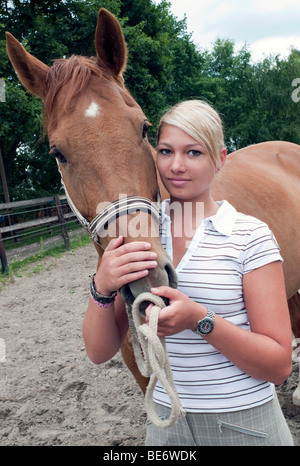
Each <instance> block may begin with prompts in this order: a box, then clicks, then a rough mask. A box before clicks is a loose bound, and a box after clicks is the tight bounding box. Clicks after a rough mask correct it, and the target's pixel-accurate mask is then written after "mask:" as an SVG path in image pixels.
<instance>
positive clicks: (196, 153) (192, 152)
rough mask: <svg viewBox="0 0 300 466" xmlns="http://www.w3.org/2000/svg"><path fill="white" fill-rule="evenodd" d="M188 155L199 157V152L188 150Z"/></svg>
mask: <svg viewBox="0 0 300 466" xmlns="http://www.w3.org/2000/svg"><path fill="white" fill-rule="evenodd" d="M189 155H192V156H193V157H199V155H201V152H200V151H199V150H190V151H189Z"/></svg>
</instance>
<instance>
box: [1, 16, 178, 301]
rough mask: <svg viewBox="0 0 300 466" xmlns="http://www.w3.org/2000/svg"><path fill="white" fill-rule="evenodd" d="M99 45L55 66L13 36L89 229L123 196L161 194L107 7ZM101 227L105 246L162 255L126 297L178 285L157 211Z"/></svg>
mask: <svg viewBox="0 0 300 466" xmlns="http://www.w3.org/2000/svg"><path fill="white" fill-rule="evenodd" d="M95 45H96V51H97V57H96V59H95V60H92V59H87V58H84V57H78V56H72V57H70V58H68V59H61V60H57V61H55V62H54V64H53V66H52V67H48V66H47V65H45V64H44V63H42V62H41V61H39V60H38V59H37V58H35V57H33V56H32V55H30V54H29V53H28V52H27V51H26V50H25V49H24V48H23V47H22V45H21V44H20V43H19V42H18V41H17V40H16V39H15V38H14V37H13V36H12V35H11V34H9V33H7V50H8V55H9V58H10V60H11V62H12V65H13V67H14V68H15V70H16V72H17V74H18V77H19V79H20V81H21V82H22V84H23V85H24V87H25V88H26V89H27V90H28V91H29V92H31V93H32V94H34V95H36V96H38V97H39V98H41V99H42V101H43V104H44V117H45V123H46V125H47V132H48V138H49V142H50V148H51V151H50V153H51V154H52V155H51V156H54V157H56V159H57V162H58V165H59V169H60V172H61V175H62V179H63V183H64V185H65V189H66V192H67V195H68V196H69V200H70V204H71V205H72V207H73V209H74V210H75V211H76V212H77V214H78V216H79V218H80V219H81V220H83V222H86V226H89V224H90V223H91V222H92V223H93V220H94V219H95V217H97V216H98V217H99V214H100V212H102V210H103V208H104V207H105V206H106V205H107V204H109V203H111V202H113V201H116V200H118V199H119V197H120V196H121V197H124V196H126V197H125V203H126V202H127V196H129V197H131V196H140V197H143V198H146V199H149V200H150V201H152V202H154V201H156V199H157V195H158V182H157V177H156V170H155V164H154V161H153V156H152V149H151V146H150V144H149V142H148V140H147V129H148V122H147V118H146V117H145V115H144V113H143V111H142V110H141V108H140V107H139V105H138V104H137V103H136V102H135V100H134V99H133V98H132V96H131V95H130V94H129V92H128V91H127V90H126V88H125V87H124V81H123V77H122V73H123V71H124V69H125V66H126V58H127V54H126V45H125V41H124V37H123V33H122V30H121V27H120V25H119V23H118V21H117V20H116V18H115V17H114V16H113V15H112V14H110V13H109V12H108V11H106V10H105V9H103V8H102V9H101V10H100V11H99V16H98V23H97V28H96V34H95ZM116 209H117V208H116ZM137 209H139V207H137ZM146 210H147V209H146ZM98 217H97V218H98ZM95 223H96V232H95V231H94V232H93V236H94V239H95V240H96V242H98V241H99V242H100V243H101V245H102V246H103V247H105V246H106V245H107V243H108V241H109V240H110V239H111V238H112V237H115V236H118V235H119V234H122V235H123V236H124V237H125V241H133V240H135V241H136V240H146V241H149V242H150V243H151V244H152V249H153V250H154V251H155V252H156V253H157V257H158V267H157V268H156V269H155V270H154V271H150V273H149V275H148V277H147V278H145V279H143V280H139V281H138V282H136V283H134V284H132V285H131V286H130V290H129V289H128V288H126V289H124V290H123V296H124V297H125V298H126V299H132V296H134V297H135V296H137V295H138V294H139V293H140V292H142V291H148V290H149V288H150V287H151V286H158V285H163V284H170V285H171V286H174V285H175V283H176V278H175V277H176V274H175V271H174V268H173V266H172V263H171V262H170V260H169V259H168V257H167V256H166V254H165V253H164V250H163V248H162V246H161V242H160V238H159V231H158V226H157V224H156V222H155V221H154V220H153V216H152V215H151V214H149V213H148V212H146V211H144V209H143V208H141V211H136V212H135V213H132V212H131V213H130V214H128V215H125V216H124V215H122V216H120V217H119V216H118V213H117V212H116V215H115V216H114V217H113V218H112V219H110V221H109V223H108V222H106V220H104V225H102V227H101V229H98V230H97V225H98V222H94V226H95ZM100 223H101V222H100ZM102 223H103V222H102ZM96 248H97V250H98V253H99V255H100V257H101V254H102V248H101V247H100V246H99V244H96Z"/></svg>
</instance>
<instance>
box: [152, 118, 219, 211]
mask: <svg viewBox="0 0 300 466" xmlns="http://www.w3.org/2000/svg"><path fill="white" fill-rule="evenodd" d="M220 155H221V157H220V168H221V167H222V166H223V164H224V162H225V157H226V150H225V149H223V150H222V151H221V154H220ZM157 168H158V171H159V173H160V176H161V180H162V182H163V184H164V186H165V188H166V189H167V191H168V192H169V193H170V196H171V198H172V199H176V200H178V201H190V202H192V201H197V202H205V201H206V200H208V199H209V198H210V185H211V182H212V180H213V178H214V176H215V173H216V171H217V168H216V167H215V166H214V164H213V161H212V158H211V156H210V154H209V152H208V150H207V149H206V147H205V146H203V145H201V144H200V143H199V142H197V141H196V140H195V139H194V138H192V137H191V136H189V135H188V134H187V133H186V132H185V131H182V130H181V129H179V128H177V127H176V126H173V125H168V124H164V125H163V126H162V128H161V132H160V138H159V141H158V145H157Z"/></svg>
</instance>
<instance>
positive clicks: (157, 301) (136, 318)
mask: <svg viewBox="0 0 300 466" xmlns="http://www.w3.org/2000/svg"><path fill="white" fill-rule="evenodd" d="M144 301H150V302H151V303H153V304H154V306H153V307H152V309H151V312H150V317H149V324H142V323H141V314H140V305H141V303H143V302H144ZM164 307H165V303H164V301H163V300H162V299H161V298H160V297H159V296H155V295H153V294H152V293H148V292H146V293H141V294H140V295H139V296H138V297H137V298H136V299H135V301H134V302H133V304H132V306H130V305H128V306H127V315H128V320H129V329H130V332H131V342H132V346H133V350H134V354H135V359H136V362H137V365H138V368H139V370H140V372H141V374H142V375H143V376H144V377H150V381H149V384H148V386H147V390H146V394H145V408H146V412H147V416H148V419H149V420H150V421H151V422H152V423H153V424H155V425H156V426H157V427H161V428H166V427H170V426H171V425H173V424H174V423H175V422H176V421H177V420H178V418H179V417H180V416H182V415H184V410H183V408H182V406H181V403H180V400H179V398H178V394H177V391H176V388H175V384H174V379H173V374H172V371H171V368H170V365H169V360H168V355H167V350H166V342H165V339H164V338H159V337H158V336H157V322H158V316H159V313H160V311H161V309H162V308H164ZM158 380H159V381H160V382H161V384H162V385H163V387H164V389H165V390H166V392H167V394H168V395H169V398H170V400H171V405H172V409H171V414H170V417H169V418H168V419H164V420H163V419H160V418H159V416H158V415H157V413H156V411H155V407H154V402H153V396H152V395H153V391H154V388H155V385H156V382H157V381H158Z"/></svg>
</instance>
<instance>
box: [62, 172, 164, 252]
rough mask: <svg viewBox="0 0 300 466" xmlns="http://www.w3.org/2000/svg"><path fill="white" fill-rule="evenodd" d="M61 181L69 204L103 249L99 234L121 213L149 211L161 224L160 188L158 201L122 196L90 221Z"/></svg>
mask: <svg viewBox="0 0 300 466" xmlns="http://www.w3.org/2000/svg"><path fill="white" fill-rule="evenodd" d="M61 183H62V186H63V188H64V190H65V193H66V197H67V200H68V204H69V206H70V208H71V209H72V211H73V212H74V214H75V215H76V217H77V219H78V220H79V222H80V223H81V225H82V226H83V227H84V228H85V229H86V230H87V231H88V232H89V233H90V235H91V237H92V239H93V240H94V241H95V243H97V244H99V245H100V246H101V247H102V249H105V248H104V247H103V245H102V244H101V242H100V239H99V234H100V232H101V231H103V230H104V227H107V225H109V223H110V222H112V221H113V220H116V219H117V218H119V217H120V216H121V215H127V214H129V213H132V212H136V211H142V212H147V213H149V214H150V215H151V216H152V217H153V218H154V220H155V221H156V222H157V223H158V225H160V192H159V189H158V193H157V202H152V201H150V200H149V199H147V198H145V197H139V196H128V197H124V198H120V199H118V200H116V201H114V202H111V203H110V204H109V205H108V206H107V207H105V208H104V209H103V210H102V211H101V212H100V213H99V214H98V215H96V217H95V218H94V219H93V220H92V221H91V222H89V221H88V220H87V219H86V218H85V217H83V215H82V214H81V213H80V212H79V210H78V209H77V208H76V206H75V204H74V203H73V201H72V199H71V198H70V196H69V194H68V191H67V189H66V186H65V184H64V182H63V179H62V177H61Z"/></svg>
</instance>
